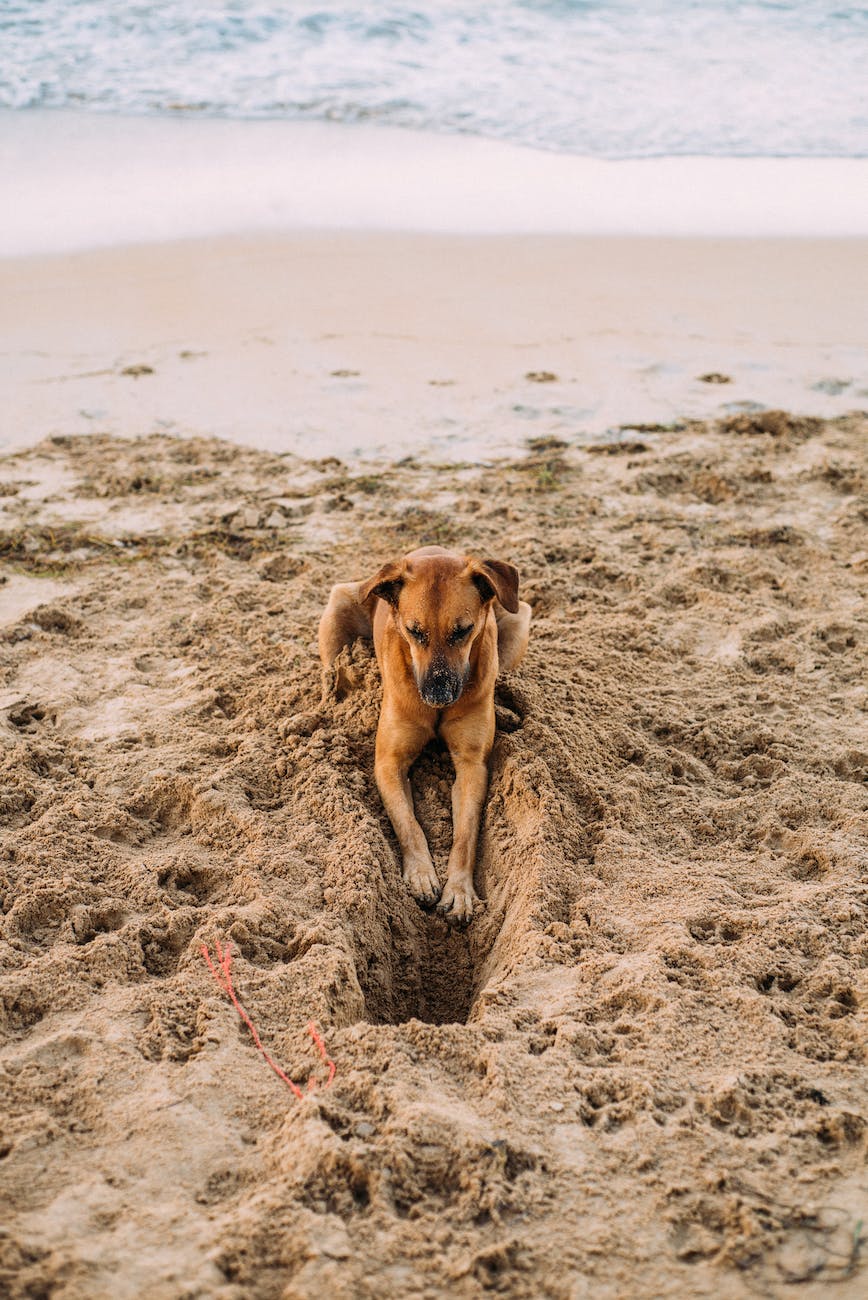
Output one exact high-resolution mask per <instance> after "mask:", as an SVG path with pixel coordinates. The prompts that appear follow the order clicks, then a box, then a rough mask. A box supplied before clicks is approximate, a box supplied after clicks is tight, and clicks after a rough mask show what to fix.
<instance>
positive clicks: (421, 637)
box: [407, 626, 428, 645]
mask: <svg viewBox="0 0 868 1300" xmlns="http://www.w3.org/2000/svg"><path fill="white" fill-rule="evenodd" d="M407 631H408V632H409V633H410V636H411V637H412V638H413V640H414V641H418V642H419V644H420V645H424V644H425V642H426V641H427V640H428V638H427V636H426V635H425V632H424V631H423V629H422V628H421V627H416V626H414V627H409V626H408V627H407Z"/></svg>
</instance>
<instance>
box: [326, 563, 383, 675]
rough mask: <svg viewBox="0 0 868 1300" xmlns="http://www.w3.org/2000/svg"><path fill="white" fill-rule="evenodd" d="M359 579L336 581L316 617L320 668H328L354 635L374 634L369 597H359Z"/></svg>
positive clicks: (352, 639)
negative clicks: (326, 602) (321, 611)
mask: <svg viewBox="0 0 868 1300" xmlns="http://www.w3.org/2000/svg"><path fill="white" fill-rule="evenodd" d="M361 585H362V584H361V583H360V582H339V583H338V584H337V586H335V587H332V591H331V595H330V596H329V603H328V604H327V605H326V607H325V609H324V610H323V614H322V618H321V619H320V621H319V633H318V641H319V657H320V659H321V660H322V666H323V668H331V666H332V664H333V663H334V661H335V659H337V657H338V654H339V653H340V651H341V650H342V649H343V648H344V646H345V645H350V644H351V642H353V641H355V639H356V637H360V636H373V629H372V626H371V608H370V606H371V601H370V600H368V601H366V602H365V603H364V604H362V602H361V601H360V600H359V588H360V587H361Z"/></svg>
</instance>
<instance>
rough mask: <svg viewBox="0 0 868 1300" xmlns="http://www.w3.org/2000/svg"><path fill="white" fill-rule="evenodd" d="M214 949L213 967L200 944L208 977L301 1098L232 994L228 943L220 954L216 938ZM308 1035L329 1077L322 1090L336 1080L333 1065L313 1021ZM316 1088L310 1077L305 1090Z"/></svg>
mask: <svg viewBox="0 0 868 1300" xmlns="http://www.w3.org/2000/svg"><path fill="white" fill-rule="evenodd" d="M214 950H215V952H216V954H217V965H216V966H215V965H214V962H213V961H212V960H211V954H210V953H209V951H208V945H207V944H206V943H203V944H202V949H201V951H202V956H203V957H204V958H205V961H206V963H207V965H208V969H209V970H210V972H211V974H212V975H213V976H214V978H215V980H216V981H217V983H218V984H219V985H220V987H221V989H222V990H223V992H224V993H225V994H226V995H227V996H228V998H229V1000H230V1001H231V1003H232V1005H233V1006H234V1008H235V1010H236V1011H237V1012H238V1014H239V1016H240V1017H241V1019H242V1020H243V1021H244V1023H245V1025H246V1026H247V1028H248V1029H249V1030H250V1035H251V1037H252V1039H253V1041H254V1043H255V1044H256V1047H257V1049H258V1050H259V1051H260V1052H261V1053H262V1055H263V1056H264V1057H265V1059H266V1061H267V1062H268V1064H269V1065H270V1066H271V1068H272V1070H273V1071H274V1073H275V1074H276V1075H277V1077H278V1078H279V1079H282V1080H283V1082H284V1083H285V1084H286V1086H287V1087H288V1088H291V1089H292V1091H293V1092H294V1093H295V1095H296V1097H303V1096H304V1093H303V1092H302V1090H301V1088H300V1087H299V1086H298V1084H297V1083H293V1081H292V1079H290V1077H289V1075H288V1074H285V1073H284V1071H283V1070H281V1068H280V1066H279V1065H277V1064H276V1063H275V1062H274V1061H272V1059H271V1057H270V1056H269V1055H268V1053H267V1052H266V1050H265V1048H264V1047H263V1046H262V1039H261V1038H260V1037H259V1034H258V1033H257V1032H256V1026H255V1025H254V1023H253V1021H252V1020H251V1019H250V1017H249V1016H248V1014H247V1012H246V1011H245V1010H244V1008H243V1006H242V1005H241V1003H240V1002H239V1000H238V994H237V993H236V992H235V988H234V986H233V983H232V976H231V974H230V967H231V965H232V945H231V943H227V945H226V947H225V949H223V950H222V951H221V948H220V941H219V939H216V940H215V941H214ZM307 1032H308V1033H309V1034H310V1036H311V1038H312V1039H313V1041H314V1044H315V1046H316V1049H317V1051H318V1052H319V1054H320V1059H321V1060H322V1062H323V1064H324V1065H327V1066H328V1078H327V1079H326V1081H325V1083H324V1084H322V1085H320V1086H321V1087H323V1088H328V1087H330V1086H331V1082H332V1080H333V1079H334V1077H335V1069H336V1066H335V1063H334V1061H333V1060H332V1059H331V1057H330V1056H329V1054H328V1052H327V1051H326V1046H325V1043H324V1042H323V1040H322V1037H321V1036H320V1034H319V1032H318V1031H317V1027H316V1025H315V1024H314V1023H313V1021H312V1020H311V1021H310V1022H309V1024H308V1026H307ZM316 1087H317V1081H316V1079H314V1078H313V1077H312V1076H311V1078H310V1079H309V1080H308V1084H307V1090H308V1092H312V1091H313V1089H314V1088H316Z"/></svg>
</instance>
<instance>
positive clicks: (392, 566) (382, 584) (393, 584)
mask: <svg viewBox="0 0 868 1300" xmlns="http://www.w3.org/2000/svg"><path fill="white" fill-rule="evenodd" d="M403 585H404V561H403V560H390V561H389V563H388V564H384V565H383V567H382V569H381V570H380V572H379V573H375V574H374V576H373V578H369V579H368V581H367V582H363V583H362V585H361V587H359V600H360V601H361V602H362V604H364V602H365V601H366V600H367V599H368V597H369V596H379V597H380V600H385V601H386V603H387V604H389V605H392V606H394V607H397V604H398V597H399V596H400V594H401V588H402V587H403Z"/></svg>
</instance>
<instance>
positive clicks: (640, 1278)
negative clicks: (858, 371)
mask: <svg viewBox="0 0 868 1300" xmlns="http://www.w3.org/2000/svg"><path fill="white" fill-rule="evenodd" d="M866 432H868V421H866V419H865V418H864V417H860V416H852V417H847V418H845V419H842V420H839V421H837V422H833V423H827V424H822V423H820V422H818V421H805V420H801V421H798V420H792V419H790V418H789V417H787V416H784V415H782V414H781V415H777V416H775V417H774V418H772V419H769V418H765V419H763V420H751V419H744V418H742V419H740V420H735V421H730V422H729V423H728V424H726V425H721V426H704V425H689V426H686V427H682V428H680V429H676V430H670V431H668V432H667V431H664V432H641V431H640V433H639V434H638V435H637V433H636V432H635V431H632V432H630V433H629V435H625V438H624V439H623V440H622V441H621V442H615V443H612V444H609V445H606V446H604V447H603V448H597V449H596V450H598V451H599V450H602V451H605V452H609V453H611V454H592V452H593V451H594V450H595V449H593V448H581V447H578V446H575V447H573V446H566V445H564V444H562V443H557V442H555V441H553V440H537V441H536V442H535V443H534V444H533V446H531V447H530V448H529V450H528V454H527V456H526V457H525V458H524V459H521V460H519V461H517V462H515V463H498V464H497V465H495V466H489V467H480V466H475V465H457V464H456V465H440V466H437V465H430V464H428V465H425V464H421V463H417V462H415V461H402V462H400V463H399V464H396V465H391V466H385V467H384V466H382V465H377V466H367V467H361V468H360V467H355V468H353V469H352V470H350V469H348V468H347V467H345V466H344V465H342V464H341V463H340V462H336V461H334V460H328V461H320V462H316V463H314V462H303V461H300V460H297V459H295V458H292V457H279V456H269V455H265V454H259V453H257V452H253V451H249V450H242V449H240V448H236V447H233V446H230V445H227V444H225V443H220V442H216V441H213V442H212V441H203V440H198V441H196V440H193V441H179V440H174V439H171V438H167V437H162V436H154V437H148V438H142V439H140V440H138V441H132V442H126V441H117V440H111V439H108V438H105V439H101V438H98V437H90V438H82V439H57V440H54V441H48V442H45V443H43V444H42V445H41V446H39V447H37V448H36V449H34V450H33V451H30V452H26V453H23V454H21V455H18V456H16V457H12V458H7V460H6V461H5V462H4V463H3V466H2V472H0V482H2V487H0V491H2V493H3V495H2V497H0V507H2V511H0V528H2V531H0V554H2V557H3V559H4V561H5V567H4V572H5V575H6V579H5V583H4V584H3V585H0V608H2V611H3V618H2V622H3V627H2V629H0V660H2V670H3V679H2V680H3V685H2V687H0V738H2V742H3V751H2V758H3V762H2V770H0V811H2V818H3V826H4V834H3V841H2V856H0V905H2V923H0V1030H2V1040H0V1041H2V1047H0V1090H2V1111H0V1116H2V1118H0V1192H2V1197H3V1202H4V1213H3V1219H4V1222H5V1225H6V1226H5V1228H4V1229H3V1231H2V1232H0V1285H2V1289H3V1291H4V1294H7V1295H9V1296H10V1297H36V1296H49V1295H50V1296H51V1297H53V1298H58V1300H59V1298H63V1300H72V1298H73V1297H88V1300H92V1298H93V1297H101V1296H111V1297H113V1300H119V1298H122V1297H139V1296H143V1295H147V1296H148V1297H149V1300H163V1298H165V1300H177V1298H178V1297H189V1298H191V1300H192V1298H193V1297H220V1298H221V1300H249V1298H250V1297H255V1298H256V1300H260V1298H262V1300H266V1298H271V1297H282V1298H284V1300H292V1298H298V1300H301V1298H302V1297H303V1298H305V1300H307V1298H309V1297H311V1296H320V1295H335V1296H338V1295H353V1296H371V1297H374V1296H376V1297H383V1296H414V1297H416V1296H418V1297H437V1296H441V1295H444V1294H447V1293H448V1294H450V1295H454V1296H466V1297H471V1296H478V1295H480V1294H483V1293H485V1292H488V1291H491V1292H495V1293H498V1292H499V1293H502V1294H507V1295H510V1296H528V1297H537V1296H541V1295H545V1296H552V1297H570V1298H574V1300H579V1298H580V1297H584V1296H594V1297H616V1296H617V1297H624V1296H631V1297H656V1296H660V1295H663V1294H682V1295H691V1296H704V1295H709V1296H711V1295H714V1296H717V1297H719V1296H742V1295H745V1296H747V1295H755V1294H757V1293H762V1294H769V1295H771V1294H774V1295H778V1294H783V1293H784V1292H785V1291H786V1290H787V1289H788V1284H790V1283H796V1282H800V1283H803V1284H804V1285H802V1286H801V1287H800V1289H799V1294H800V1295H802V1296H805V1295H811V1296H813V1295H820V1294H824V1295H825V1294H827V1293H828V1283H829V1282H831V1281H832V1280H838V1281H840V1286H839V1287H838V1288H837V1289H836V1294H838V1295H841V1296H851V1295H852V1296H856V1295H863V1294H864V1287H865V1278H864V1274H862V1275H860V1274H859V1268H860V1262H861V1261H860V1244H861V1227H860V1224H861V1221H862V1220H863V1219H864V1218H865V1215H866V1211H868V1176H866V1174H865V1155H866V1146H868V1139H866V1132H868V1084H866V1073H865V1055H866V1009H865V1007H866V995H868V975H866V968H868V926H866V922H868V876H866V868H868V836H866V818H865V810H866V800H865V788H864V782H865V776H866V765H868V738H866V727H865V708H866V692H865V683H866V672H865V669H866V662H865V661H866V649H865V647H866V624H868V615H866V607H865V604H864V596H865V588H866V584H868V553H866V550H865V524H866V521H868V506H866V503H865V497H864V487H865V483H864V478H863V469H862V464H861V460H860V456H861V450H860V449H864V440H865V436H866ZM637 438H639V439H640V440H637ZM860 494H861V495H860ZM425 542H440V543H445V544H455V545H458V546H461V547H463V548H468V549H474V550H476V551H478V552H480V553H488V554H491V555H498V556H502V557H504V558H509V559H511V560H513V561H514V562H515V563H516V564H517V565H518V566H519V568H520V570H521V573H522V578H523V586H522V594H523V595H525V596H526V598H527V599H528V600H530V601H531V603H532V605H533V607H534V623H533V628H532V636H531V644H530V649H529V653H528V656H527V659H526V661H525V663H524V664H523V665H522V668H521V670H520V672H519V673H517V674H516V675H515V676H514V677H512V678H507V679H504V680H503V681H502V682H501V684H500V686H499V690H498V721H499V730H498V737H497V742H496V746H495V751H494V755H493V762H492V775H491V790H490V798H489V801H488V805H487V811H486V818H485V825H484V831H483V835H482V841H481V846H480V854H479V865H478V872H477V886H478V889H479V892H480V893H481V895H482V897H483V902H482V903H481V904H480V906H479V910H478V912H477V915H476V917H475V919H474V921H473V923H472V924H471V926H470V927H469V928H468V929H466V930H464V931H460V930H454V929H450V928H449V927H448V926H447V924H446V923H445V922H444V921H442V920H440V919H439V918H437V917H436V916H433V915H427V914H425V913H423V912H422V911H421V910H420V909H419V908H418V907H417V906H416V904H415V903H414V902H413V900H412V899H411V898H410V897H409V896H408V895H407V893H406V891H405V889H404V887H403V885H402V883H401V879H400V869H399V862H398V860H397V854H396V844H395V841H394V838H393V835H392V832H391V828H390V826H389V824H388V821H387V818H386V817H385V814H384V813H383V810H382V808H381V806H380V802H379V798H378V796H377V792H376V788H375V786H374V782H373V773H372V762H373V740H374V729H375V725H376V718H377V713H378V704H379V695H378V692H379V684H378V675H377V670H376V664H375V663H374V661H373V659H372V656H371V650H370V647H369V646H368V645H366V644H363V643H358V644H357V645H356V646H355V647H353V649H352V650H351V651H345V652H343V656H342V660H341V664H340V672H339V674H338V680H337V685H336V689H335V692H334V698H333V700H332V701H331V703H330V704H329V705H328V706H326V707H321V706H320V704H319V669H318V663H317V660H316V657H315V652H314V637H315V631H316V622H317V618H318V615H319V611H320V609H321V607H322V605H323V603H324V600H325V598H326V595H327V592H328V589H329V586H330V584H331V583H332V582H333V581H335V580H338V579H341V578H349V577H361V576H364V575H365V574H366V573H367V572H368V571H372V570H373V569H374V568H375V567H376V566H377V565H378V564H379V563H380V562H382V561H383V560H385V559H387V558H390V557H391V556H393V555H395V554H398V553H401V552H402V551H404V550H406V549H409V548H410V547H411V546H414V545H420V544H423V543H425ZM450 780H451V770H450V765H449V761H448V757H447V756H446V754H445V753H444V752H441V751H437V750H432V751H430V752H426V754H425V755H424V756H423V757H422V759H421V760H420V762H419V763H418V765H417V767H416V769H415V773H414V789H415V792H416V798H417V805H418V809H419V815H420V820H421V821H422V823H423V825H424V827H425V830H426V833H427V834H428V837H429V840H430V843H431V845H432V851H433V852H434V854H435V861H436V862H437V863H438V866H439V867H440V868H441V869H442V868H443V866H444V865H445V858H446V855H447V852H448V846H449V835H450V809H449V787H450ZM217 940H219V941H226V940H228V941H229V942H231V943H232V945H233V948H234V951H235V954H236V955H235V961H234V968H233V973H234V975H235V978H236V983H237V987H238V990H239V993H240V995H241V997H242V999H243V1001H244V1002H245V1004H246V1006H247V1007H248V1009H249V1010H250V1012H251V1014H252V1015H253V1017H254V1019H255V1020H256V1022H257V1025H258V1028H259V1030H260V1032H261V1034H262V1037H263V1039H264V1041H265V1042H266V1044H267V1046H268V1049H269V1051H270V1052H271V1053H272V1055H273V1056H274V1057H275V1058H276V1059H277V1060H279V1061H280V1063H281V1064H282V1065H283V1066H284V1067H285V1068H286V1069H287V1070H288V1072H289V1073H290V1074H291V1075H292V1076H293V1077H294V1078H297V1079H299V1080H301V1081H302V1082H303V1081H305V1080H306V1079H307V1078H308V1077H309V1076H310V1075H311V1074H313V1075H315V1076H316V1075H317V1074H318V1073H321V1066H320V1063H319V1060H318V1056H317V1053H316V1051H315V1049H314V1047H313V1045H312V1044H311V1041H310V1039H309V1037H308V1034H307V1032H306V1026H307V1023H308V1021H309V1020H311V1019H313V1020H315V1021H316V1022H317V1024H318V1025H319V1026H320V1028H321V1029H322V1032H323V1034H324V1037H325V1040H326V1043H327V1046H328V1049H329V1052H330V1054H331V1056H332V1057H333V1059H334V1061H335V1062H336V1065H337V1077H336V1079H335V1082H334V1084H333V1086H332V1087H331V1088H330V1089H329V1090H328V1091H322V1090H318V1091H314V1092H312V1093H311V1094H310V1095H308V1096H306V1097H305V1098H304V1100H302V1101H300V1102H299V1101H297V1100H295V1099H294V1098H293V1096H292V1095H291V1093H290V1092H289V1091H288V1090H287V1089H286V1088H285V1087H284V1085H283V1084H282V1083H281V1082H280V1081H279V1080H278V1079H277V1078H276V1077H275V1076H274V1075H273V1074H272V1073H271V1072H270V1071H269V1070H268V1068H267V1066H266V1065H265V1063H264V1061H263V1060H262V1058H261V1056H259V1055H258V1053H257V1051H256V1050H255V1048H254V1046H253V1044H252V1043H251V1040H250V1037H249V1034H248V1032H247V1030H246V1029H245V1028H244V1026H243V1025H242V1024H241V1023H240V1021H239V1019H238V1017H237V1015H236V1012H235V1011H234V1010H233V1008H232V1006H231V1005H230V1003H229V1002H228V1000H227V999H226V998H225V997H224V996H223V994H222V993H221V992H220V990H219V989H218V988H217V986H216V985H215V983H214V982H213V980H212V978H211V976H210V974H209V972H208V970H207V968H206V966H205V964H204V962H203V959H202V955H201V946H202V944H203V943H207V944H211V945H213V944H214V942H215V941H217Z"/></svg>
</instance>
